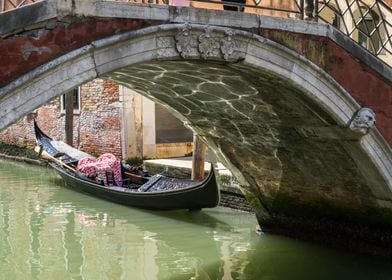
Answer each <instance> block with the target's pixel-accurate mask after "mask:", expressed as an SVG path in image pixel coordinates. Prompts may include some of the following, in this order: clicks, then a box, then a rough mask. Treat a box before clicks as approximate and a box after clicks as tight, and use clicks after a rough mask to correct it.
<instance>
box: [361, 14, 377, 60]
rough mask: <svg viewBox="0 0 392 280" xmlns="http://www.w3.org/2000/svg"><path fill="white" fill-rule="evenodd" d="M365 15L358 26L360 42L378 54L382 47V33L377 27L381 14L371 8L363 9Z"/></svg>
mask: <svg viewBox="0 0 392 280" xmlns="http://www.w3.org/2000/svg"><path fill="white" fill-rule="evenodd" d="M362 13H363V17H362V18H361V19H360V21H359V23H358V25H357V27H358V31H359V34H358V43H359V44H360V45H361V46H362V47H364V48H366V49H368V50H370V51H371V52H372V53H374V54H376V53H378V51H379V48H380V43H381V40H380V35H379V33H378V32H379V30H378V29H377V24H378V22H379V16H378V15H377V14H376V13H375V12H373V11H371V10H364V9H363V10H362Z"/></svg>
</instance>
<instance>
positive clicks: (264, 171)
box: [0, 24, 392, 226]
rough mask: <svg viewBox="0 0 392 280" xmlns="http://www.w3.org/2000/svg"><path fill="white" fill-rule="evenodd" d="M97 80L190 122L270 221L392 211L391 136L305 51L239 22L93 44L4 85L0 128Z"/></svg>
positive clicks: (149, 31)
mask: <svg viewBox="0 0 392 280" xmlns="http://www.w3.org/2000/svg"><path fill="white" fill-rule="evenodd" d="M222 73H224V74H225V75H222ZM227 76H229V77H230V79H225V77H227ZM97 77H102V78H107V79H111V80H114V81H117V82H118V83H120V84H123V85H125V86H127V87H130V88H133V89H134V90H136V91H138V92H139V93H141V94H143V95H145V96H147V97H149V98H151V99H153V100H154V101H156V102H158V103H160V104H163V105H164V106H166V107H168V108H169V109H170V110H171V111H172V112H173V113H174V114H175V115H176V116H177V117H179V118H180V119H182V120H183V121H184V122H186V123H187V124H188V126H189V127H191V128H192V129H193V130H194V131H195V132H197V133H198V134H199V135H200V136H201V137H202V138H203V139H204V140H205V141H206V142H207V143H208V145H209V146H210V147H211V148H212V150H214V151H215V153H216V155H217V157H218V158H219V160H221V161H223V162H224V164H225V165H226V166H227V167H228V168H229V169H230V170H231V171H232V172H233V173H234V174H235V176H236V177H237V179H238V180H239V182H240V184H241V186H242V187H243V189H244V191H245V192H246V194H247V196H248V199H249V200H250V201H251V203H252V204H253V206H254V207H255V209H256V212H257V216H258V219H259V221H260V223H261V224H263V225H267V226H268V225H269V226H273V225H274V224H276V223H279V222H282V223H283V222H284V223H287V219H288V218H287V217H290V215H291V214H292V211H293V209H295V211H297V213H294V215H304V216H308V218H309V219H310V220H313V221H315V220H317V219H318V218H319V217H320V216H322V215H323V213H325V212H326V211H329V213H332V214H331V219H333V218H334V215H336V216H338V215H341V214H342V213H344V214H343V217H342V216H341V217H342V219H343V220H346V221H349V220H351V219H353V218H358V217H360V216H361V215H362V214H363V213H364V212H363V211H364V209H365V213H366V216H367V218H366V219H368V220H367V221H366V222H369V221H371V222H374V220H375V219H376V216H377V215H378V211H379V209H387V211H390V210H391V209H392V203H391V202H392V192H391V190H392V175H391V170H392V167H391V162H392V160H391V156H390V153H388V149H389V148H388V145H387V144H386V142H385V141H384V140H383V138H382V137H381V136H380V134H379V133H378V132H377V130H370V132H369V133H368V134H366V135H364V134H363V133H362V132H357V131H353V130H351V129H350V128H349V124H350V122H351V120H352V118H353V116H354V115H355V113H356V112H357V111H358V110H359V109H360V106H359V105H358V103H357V102H356V101H355V100H354V99H353V98H352V97H351V96H350V94H348V93H347V92H346V91H345V90H344V89H343V87H341V86H340V85H339V84H338V83H337V82H336V81H335V80H334V79H333V78H331V77H330V76H329V75H328V74H327V73H326V72H325V71H323V70H322V69H321V68H319V67H318V66H316V65H315V64H313V63H312V62H310V61H308V60H307V59H305V58H304V57H302V56H301V55H299V54H298V53H295V52H293V51H291V50H289V49H288V48H286V47H283V46H281V45H279V44H277V43H275V42H273V41H270V40H268V39H266V38H264V37H261V36H258V35H255V34H251V33H249V32H246V31H241V30H238V29H230V28H224V27H215V26H206V25H198V24H163V25H158V26H152V27H147V28H144V29H140V30H136V31H131V32H127V33H124V34H119V35H114V36H111V37H108V38H105V39H102V40H98V41H94V42H92V43H91V44H89V45H86V46H84V47H82V48H80V49H77V50H74V51H72V52H70V53H68V54H66V55H63V56H61V57H59V58H57V59H55V60H53V61H51V62H49V63H46V64H44V65H42V66H39V67H38V68H36V69H35V70H33V71H31V72H29V73H27V74H25V75H24V76H22V77H20V78H19V79H17V80H15V81H13V82H12V83H10V84H8V85H7V86H5V87H3V88H1V89H0V101H1V103H0V112H1V114H0V128H5V127H6V126H8V125H10V124H11V123H13V122H15V121H16V120H17V119H19V118H20V117H22V116H23V115H26V114H27V113H29V112H31V111H32V110H34V109H35V108H37V107H39V106H40V105H42V104H44V103H46V102H47V101H49V100H51V99H52V98H54V97H56V96H59V95H61V94H63V93H64V92H67V91H68V90H70V89H72V88H74V87H76V86H78V85H80V84H82V83H84V82H87V81H89V80H92V79H94V78H97ZM239 85H240V86H239ZM222 105H224V106H222ZM315 204H317V205H318V206H317V207H315V208H316V211H311V213H306V212H307V211H310V209H313V210H314V209H315V208H314V205H315ZM305 213H306V214H305Z"/></svg>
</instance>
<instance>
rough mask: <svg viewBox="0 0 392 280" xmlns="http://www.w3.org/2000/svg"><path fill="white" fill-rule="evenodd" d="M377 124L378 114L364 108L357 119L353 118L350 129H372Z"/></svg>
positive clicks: (356, 116) (358, 113) (357, 115)
mask: <svg viewBox="0 0 392 280" xmlns="http://www.w3.org/2000/svg"><path fill="white" fill-rule="evenodd" d="M375 123H376V114H375V113H374V112H373V110H372V109H369V108H362V109H360V110H359V111H358V112H357V113H356V115H355V117H354V118H353V120H352V122H351V124H350V127H351V128H353V129H362V128H365V129H370V128H372V127H373V126H374V125H375Z"/></svg>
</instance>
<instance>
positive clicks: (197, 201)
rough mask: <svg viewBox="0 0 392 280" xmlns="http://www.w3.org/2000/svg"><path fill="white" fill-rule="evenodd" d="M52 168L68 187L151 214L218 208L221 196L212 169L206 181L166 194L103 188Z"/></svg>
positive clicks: (166, 192)
mask: <svg viewBox="0 0 392 280" xmlns="http://www.w3.org/2000/svg"><path fill="white" fill-rule="evenodd" d="M52 166H53V168H54V169H55V170H56V171H57V172H58V173H59V174H60V176H61V177H62V179H63V180H64V181H65V183H66V185H67V187H69V188H72V189H74V190H77V191H80V192H84V193H87V194H90V195H94V196H96V197H99V198H102V199H105V200H109V201H112V202H116V203H120V204H123V205H128V206H133V207H138V208H144V209H151V210H175V209H190V210H194V209H202V208H212V207H216V206H217V205H218V204H219V196H220V194H219V190H218V188H217V185H216V178H215V172H214V171H213V166H211V172H210V173H209V175H208V176H207V178H206V179H205V180H203V181H201V182H200V184H199V185H196V186H193V187H188V188H183V189H179V190H173V191H164V192H137V191H133V190H131V189H127V188H123V187H116V186H114V187H113V186H112V187H108V186H101V185H98V184H95V183H93V182H89V181H86V180H83V179H80V178H77V177H75V176H73V175H72V174H70V173H69V172H68V171H67V170H65V169H63V168H62V167H59V166H57V165H56V164H52Z"/></svg>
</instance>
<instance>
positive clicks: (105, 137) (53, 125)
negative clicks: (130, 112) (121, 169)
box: [0, 79, 121, 157]
mask: <svg viewBox="0 0 392 280" xmlns="http://www.w3.org/2000/svg"><path fill="white" fill-rule="evenodd" d="M80 101H81V108H80V113H79V114H75V115H74V125H73V127H74V131H73V146H74V147H76V148H80V149H82V150H83V151H85V152H87V153H91V154H96V155H99V154H102V153H105V152H111V153H113V154H115V155H116V156H118V157H120V156H121V141H120V133H121V130H120V103H119V91H118V85H117V84H116V83H113V82H110V81H106V80H102V79H95V80H93V81H91V82H89V83H87V84H85V85H82V86H81V89H80ZM60 105H61V102H60V98H55V99H53V100H52V101H51V102H49V103H48V104H46V105H44V106H42V107H40V108H38V109H37V110H35V111H34V112H32V113H31V114H29V115H28V116H26V117H23V118H22V119H21V120H19V121H18V122H17V123H15V124H13V125H11V126H10V127H8V128H7V129H5V130H3V131H1V132H0V141H2V142H5V143H9V144H15V145H18V146H22V147H34V145H35V140H34V132H33V119H34V117H35V118H36V119H37V122H38V124H39V126H40V127H41V128H42V130H43V131H44V132H46V133H47V134H48V135H49V136H51V137H53V138H54V139H56V140H62V141H64V140H65V132H64V127H65V126H64V122H65V114H64V113H63V112H61V110H60Z"/></svg>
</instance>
